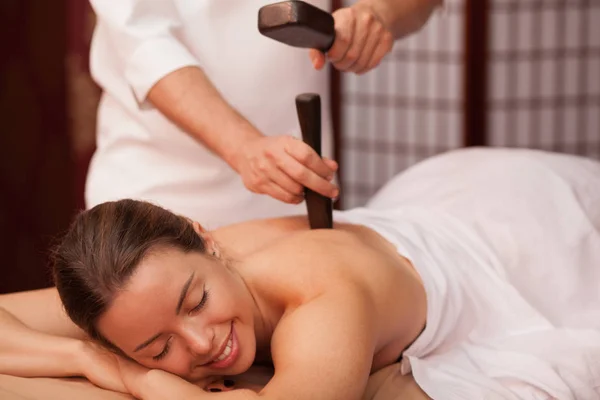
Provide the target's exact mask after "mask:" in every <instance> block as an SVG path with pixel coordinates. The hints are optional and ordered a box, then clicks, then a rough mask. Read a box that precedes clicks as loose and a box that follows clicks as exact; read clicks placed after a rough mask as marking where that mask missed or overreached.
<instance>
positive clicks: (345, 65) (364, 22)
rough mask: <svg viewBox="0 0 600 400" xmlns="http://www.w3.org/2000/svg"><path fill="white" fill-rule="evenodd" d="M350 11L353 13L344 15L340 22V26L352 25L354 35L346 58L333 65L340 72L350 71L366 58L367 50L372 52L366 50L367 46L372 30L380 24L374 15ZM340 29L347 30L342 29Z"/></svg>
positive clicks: (345, 55)
mask: <svg viewBox="0 0 600 400" xmlns="http://www.w3.org/2000/svg"><path fill="white" fill-rule="evenodd" d="M350 10H352V12H351V13H345V14H342V15H343V16H344V19H342V20H341V21H340V24H351V25H352V26H353V28H352V29H353V32H354V34H353V35H352V39H351V40H350V43H349V47H348V50H347V51H346V53H345V54H344V56H343V57H342V58H341V59H339V60H337V61H335V62H333V65H334V66H335V67H336V68H337V69H339V70H340V71H348V70H350V68H351V67H352V66H353V65H354V64H355V63H356V62H357V61H358V60H359V59H361V58H362V57H364V51H365V50H367V51H370V49H369V48H367V49H365V45H366V44H367V43H368V38H369V36H370V33H371V29H372V28H373V27H374V25H376V24H378V21H377V20H376V19H375V17H374V16H373V14H370V13H366V12H360V13H357V12H356V11H354V9H350ZM349 18H352V19H353V21H350V20H349ZM340 29H345V28H344V27H340Z"/></svg>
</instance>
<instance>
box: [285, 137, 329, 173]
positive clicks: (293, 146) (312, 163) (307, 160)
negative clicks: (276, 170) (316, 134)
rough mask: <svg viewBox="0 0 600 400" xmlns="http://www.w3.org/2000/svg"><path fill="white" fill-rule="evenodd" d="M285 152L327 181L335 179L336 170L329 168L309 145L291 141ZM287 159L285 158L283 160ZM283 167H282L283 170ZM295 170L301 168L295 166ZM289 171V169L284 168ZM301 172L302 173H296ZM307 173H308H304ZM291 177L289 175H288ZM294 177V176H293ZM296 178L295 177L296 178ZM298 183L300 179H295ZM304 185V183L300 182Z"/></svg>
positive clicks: (287, 144)
mask: <svg viewBox="0 0 600 400" xmlns="http://www.w3.org/2000/svg"><path fill="white" fill-rule="evenodd" d="M283 150H284V151H285V153H287V154H289V155H290V156H292V157H293V158H294V159H295V160H296V161H297V162H299V163H300V164H302V165H303V166H304V167H306V168H308V170H310V171H312V172H314V173H315V174H317V175H318V176H320V177H321V178H323V179H326V180H327V181H330V180H331V179H333V176H334V174H335V170H333V169H331V168H329V166H328V165H327V164H326V163H325V162H324V161H323V159H322V158H321V157H319V155H318V154H317V152H316V151H315V150H314V149H313V148H312V147H310V146H309V145H308V144H306V143H304V142H303V141H300V140H295V139H291V140H289V141H288V142H287V143H286V145H285V146H284V148H283ZM283 159H285V158H283ZM281 167H282V166H280V168H281ZM293 168H295V169H299V168H300V166H296V165H294V167H293ZM282 169H287V168H282ZM296 172H300V171H296ZM304 172H306V171H304ZM288 175H289V173H288ZM292 177H294V176H292ZM294 178H295V177H294ZM295 179H296V180H297V181H298V179H297V178H295ZM299 182H300V181H299ZM300 183H303V182H300Z"/></svg>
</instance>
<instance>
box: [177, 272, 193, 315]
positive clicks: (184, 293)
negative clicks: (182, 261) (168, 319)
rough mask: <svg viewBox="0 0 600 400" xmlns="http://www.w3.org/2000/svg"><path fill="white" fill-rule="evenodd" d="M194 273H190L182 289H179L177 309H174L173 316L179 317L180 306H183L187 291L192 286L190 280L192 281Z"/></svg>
mask: <svg viewBox="0 0 600 400" xmlns="http://www.w3.org/2000/svg"><path fill="white" fill-rule="evenodd" d="M194 274H195V272H192V274H191V275H190V277H189V278H188V280H187V281H186V282H185V284H184V285H183V287H182V288H181V294H180V295H179V301H178V302H177V307H176V308H175V315H179V312H180V311H181V306H182V305H183V301H184V300H185V296H187V292H188V289H189V288H190V285H191V284H192V280H193V279H194Z"/></svg>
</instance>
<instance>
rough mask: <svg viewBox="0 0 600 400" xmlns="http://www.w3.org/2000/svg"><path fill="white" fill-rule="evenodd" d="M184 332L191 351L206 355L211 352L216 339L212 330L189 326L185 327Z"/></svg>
mask: <svg viewBox="0 0 600 400" xmlns="http://www.w3.org/2000/svg"><path fill="white" fill-rule="evenodd" d="M183 334H184V338H185V341H186V344H187V346H188V348H189V350H190V352H192V353H193V354H195V355H198V356H206V355H209V354H210V353H211V351H212V348H213V341H214V340H213V339H214V335H213V334H212V331H210V330H209V329H200V328H199V327H197V326H189V327H186V328H185V329H184V333H183Z"/></svg>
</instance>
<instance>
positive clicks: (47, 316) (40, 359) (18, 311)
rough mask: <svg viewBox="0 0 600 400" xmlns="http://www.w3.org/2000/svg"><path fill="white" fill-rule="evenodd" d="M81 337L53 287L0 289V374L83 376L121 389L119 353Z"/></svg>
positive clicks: (108, 386)
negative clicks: (18, 290) (28, 289)
mask: <svg viewBox="0 0 600 400" xmlns="http://www.w3.org/2000/svg"><path fill="white" fill-rule="evenodd" d="M86 338H87V336H86V335H85V334H84V333H83V331H82V330H81V329H79V328H78V327H77V326H76V325H75V324H74V323H73V322H71V320H70V319H69V318H68V317H67V315H66V314H65V312H64V310H63V307H62V303H61V301H60V298H59V297H58V293H57V292H56V289H55V288H51V289H43V290H34V291H28V292H19V293H11V294H4V295H0V374H7V375H15V376H21V377H70V376H85V377H86V378H88V379H89V380H90V381H91V382H92V383H94V384H96V385H98V386H100V387H102V388H105V389H109V390H114V391H120V392H125V391H126V389H125V386H124V385H123V382H122V381H121V378H120V375H119V372H118V367H117V360H118V356H117V355H115V354H112V353H110V352H108V351H107V350H105V349H103V348H100V347H99V346H97V345H95V344H94V343H92V342H89V341H88V340H87V339H86Z"/></svg>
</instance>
